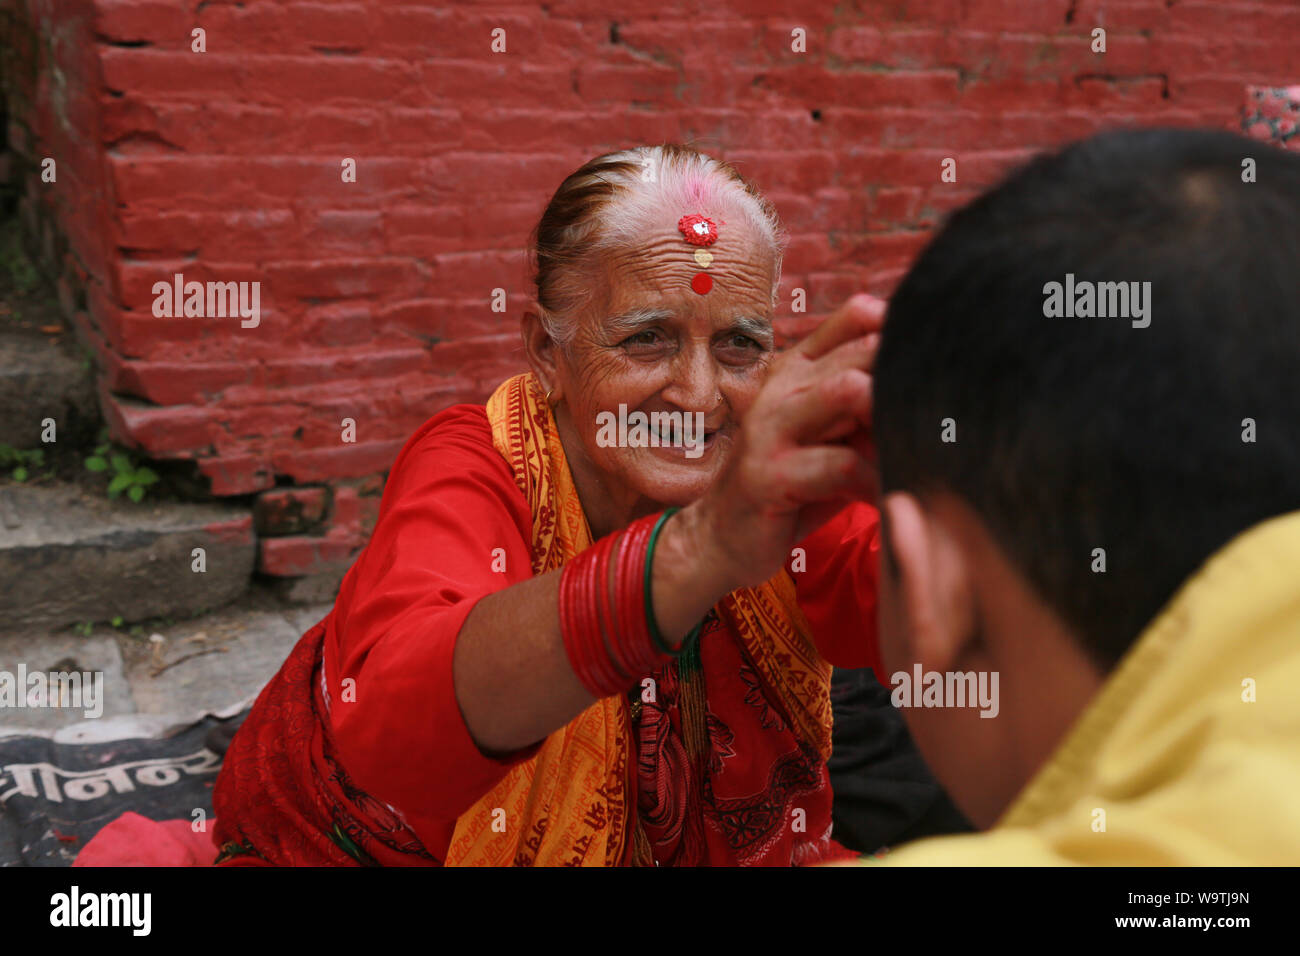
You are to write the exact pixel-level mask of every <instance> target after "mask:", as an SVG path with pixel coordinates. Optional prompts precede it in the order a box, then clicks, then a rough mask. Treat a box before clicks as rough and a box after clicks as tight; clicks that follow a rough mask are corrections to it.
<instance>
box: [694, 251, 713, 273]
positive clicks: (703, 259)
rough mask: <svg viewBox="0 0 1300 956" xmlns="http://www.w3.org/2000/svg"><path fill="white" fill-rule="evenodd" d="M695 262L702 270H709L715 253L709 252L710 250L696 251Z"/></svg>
mask: <svg viewBox="0 0 1300 956" xmlns="http://www.w3.org/2000/svg"><path fill="white" fill-rule="evenodd" d="M695 261H696V262H698V263H699V264H700V268H701V269H707V268H708V267H709V263H711V262H712V261H713V253H711V252H709V250H708V249H696V250H695Z"/></svg>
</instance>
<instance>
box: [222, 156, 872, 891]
mask: <svg viewBox="0 0 1300 956" xmlns="http://www.w3.org/2000/svg"><path fill="white" fill-rule="evenodd" d="M780 248H781V235H780V229H779V225H778V223H777V220H776V216H775V213H774V211H773V209H772V207H771V206H770V204H769V203H768V202H767V201H766V200H764V199H763V198H762V197H761V196H759V195H758V194H757V193H756V192H755V191H754V189H753V188H752V187H750V186H749V185H748V184H747V183H746V182H745V181H744V180H743V179H742V178H741V177H740V175H739V174H738V173H736V172H735V170H733V169H732V168H731V167H730V166H728V165H726V164H724V163H721V162H718V161H716V160H714V159H712V158H710V157H708V156H705V155H703V154H701V153H698V152H696V151H694V150H692V149H689V148H685V147H680V146H664V147H655V148H645V147H642V148H637V149H633V150H628V151H625V152H619V153H613V154H610V155H605V156H600V157H598V158H596V159H593V160H591V161H590V162H588V163H587V164H586V165H584V166H583V167H582V168H581V169H579V170H578V171H577V172H575V173H573V174H572V175H571V176H569V177H568V178H567V179H566V180H565V181H564V183H563V184H562V185H561V186H560V188H559V190H558V191H557V192H556V193H555V196H554V197H553V198H552V200H551V202H550V204H549V205H548V206H547V208H546V210H545V213H544V214H543V216H542V219H541V222H540V223H539V225H538V228H537V231H536V243H535V250H534V253H535V257H536V263H537V274H536V284H537V290H536V299H535V301H534V302H533V303H532V304H531V306H530V309H529V310H528V311H527V313H526V314H525V315H524V318H523V342H524V348H525V351H526V353H527V357H528V362H529V365H530V366H531V369H532V371H531V372H530V373H528V374H524V375H520V376H517V377H515V378H512V379H510V380H508V381H506V382H505V383H503V384H502V385H501V386H500V387H499V388H498V389H497V390H496V392H495V393H494V394H493V395H492V397H491V398H490V400H489V401H488V403H487V406H486V407H483V406H473V405H460V406H456V407H454V408H450V409H447V410H446V411H444V412H442V413H440V414H438V415H435V416H434V417H433V418H432V419H430V420H429V422H427V423H426V424H425V425H424V426H423V427H422V428H421V429H420V430H419V431H418V432H417V433H416V434H415V435H414V436H413V437H412V438H411V439H410V441H408V442H407V444H406V446H405V448H404V449H403V450H402V452H401V454H400V455H399V456H398V458H397V461H396V463H395V464H394V466H393V469H392V472H391V474H390V476H389V479H388V484H387V487H386V490H385V493H384V499H383V504H382V508H381V511H380V516H379V521H378V523H377V525H376V527H375V530H374V534H373V537H372V539H371V541H370V543H369V545H368V546H367V548H366V549H365V551H364V552H363V554H362V555H361V556H360V558H359V559H358V560H357V562H356V564H355V565H354V566H353V567H352V569H351V570H350V571H349V573H348V575H347V577H346V579H345V580H344V582H343V586H342V589H341V590H340V592H339V595H338V599H337V601H336V603H335V605H334V608H333V610H332V612H331V613H330V614H329V616H328V617H326V618H325V620H323V621H321V622H320V623H319V624H318V625H316V626H315V627H313V628H312V629H311V630H310V631H308V632H307V633H306V634H305V635H304V636H303V638H302V640H301V641H300V643H299V644H298V645H297V647H296V648H295V650H294V651H293V653H292V655H291V656H290V658H289V660H288V661H287V663H286V664H285V665H284V667H283V669H282V670H281V671H280V673H279V674H278V675H277V676H276V677H275V678H274V679H273V680H272V681H271V683H270V684H269V685H268V686H267V688H266V689H265V690H264V691H263V693H262V695H261V697H259V699H258V701H257V703H256V705H255V706H254V708H253V710H252V713H251V715H250V716H249V718H248V720H247V721H246V722H245V724H244V725H243V727H242V728H241V729H240V731H239V733H238V734H237V735H236V736H235V739H234V741H233V742H232V744H231V748H230V750H229V752H228V753H227V756H226V763H225V767H224V769H223V770H222V773H221V776H220V778H219V780H218V782H217V788H216V793H215V798H214V805H215V809H216V815H217V842H218V844H219V846H220V847H221V856H220V858H219V862H225V863H232V864H236V863H243V864H260V863H273V864H351V865H355V864H358V863H360V864H368V865H373V864H385V865H389V864H445V865H466V864H489V865H493V864H496V865H506V864H517V865H556V864H563V865H622V864H636V865H653V864H664V865H668V864H686V865H690V864H768V865H790V864H792V863H795V864H798V863H807V862H814V861H816V860H819V859H822V858H824V857H825V856H826V855H827V854H828V853H831V852H833V850H834V849H835V844H833V843H832V841H831V839H830V813H831V792H830V788H829V785H828V779H827V770H826V758H827V754H828V752H829V748H830V730H831V726H830V725H831V720H830V717H831V707H830V701H829V697H828V682H829V677H830V671H831V663H835V664H839V665H841V666H848V667H862V666H866V665H869V664H873V663H875V638H874V634H875V626H874V618H875V611H874V601H875V579H874V574H875V561H874V555H875V550H876V547H877V543H876V527H877V515H876V512H875V510H874V509H872V508H871V507H870V506H868V505H866V504H864V503H862V499H864V498H866V497H869V496H870V494H871V491H872V481H873V469H872V467H871V464H870V462H869V461H868V460H867V458H866V455H867V452H868V444H867V441H866V431H865V423H867V422H868V421H869V418H870V414H869V413H870V401H871V397H870V396H871V390H870V377H869V374H868V372H869V369H870V365H871V362H872V358H873V355H874V349H875V342H876V336H875V334H874V332H875V330H876V329H878V327H879V322H880V309H879V308H878V304H877V303H875V302H874V300H870V299H868V298H866V297H857V298H855V299H853V300H850V302H849V303H848V304H847V305H846V306H845V307H844V308H842V309H841V310H840V311H839V312H837V313H836V314H835V315H834V316H833V317H831V318H830V319H829V320H828V321H826V322H825V323H823V324H822V325H821V326H820V327H819V328H818V330H817V331H816V332H815V333H814V334H813V335H812V336H811V337H810V338H808V339H807V340H805V341H804V342H802V343H800V344H799V345H798V346H796V347H794V348H793V349H791V350H789V351H787V352H785V353H783V354H781V355H779V356H778V355H777V354H776V352H775V351H774V343H773V332H772V310H773V305H774V301H775V296H776V289H777V284H778V281H779V275H780V261H781V258H780Z"/></svg>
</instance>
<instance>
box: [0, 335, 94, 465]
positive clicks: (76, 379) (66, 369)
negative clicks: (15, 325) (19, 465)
mask: <svg viewBox="0 0 1300 956" xmlns="http://www.w3.org/2000/svg"><path fill="white" fill-rule="evenodd" d="M70 339H71V337H70V336H64V338H63V339H62V340H53V339H48V338H41V337H38V336H35V335H33V334H31V333H30V332H14V331H9V330H3V329H0V445H10V446H12V447H14V448H17V449H21V450H30V449H33V448H40V447H42V438H41V432H42V430H43V426H42V422H44V421H45V420H46V419H53V420H54V422H55V426H56V439H57V440H58V441H59V442H64V443H66V442H69V441H72V442H77V441H84V440H85V439H86V438H87V437H88V436H93V435H94V433H95V429H96V428H97V427H98V426H99V422H100V414H99V400H98V398H97V397H96V394H95V385H94V373H93V371H92V370H91V369H90V368H88V367H86V364H85V362H84V361H83V359H82V358H81V357H80V356H79V355H78V353H77V351H76V349H75V348H74V347H73V344H72V342H71V341H70Z"/></svg>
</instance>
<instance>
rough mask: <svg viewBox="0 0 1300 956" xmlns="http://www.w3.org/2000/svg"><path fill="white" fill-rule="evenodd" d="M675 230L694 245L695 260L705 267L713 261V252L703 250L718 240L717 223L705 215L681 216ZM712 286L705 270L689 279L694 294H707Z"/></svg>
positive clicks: (711, 279)
mask: <svg viewBox="0 0 1300 956" xmlns="http://www.w3.org/2000/svg"><path fill="white" fill-rule="evenodd" d="M677 231H678V232H680V233H681V234H682V235H683V236H685V237H686V241H687V242H689V243H690V244H691V245H693V246H695V247H696V249H695V261H696V263H697V264H698V265H700V266H701V267H703V268H705V269H707V268H708V267H709V265H710V263H712V262H713V253H711V252H707V251H705V247H706V246H711V245H713V244H714V243H715V242H717V241H718V225H717V223H715V222H714V221H713V220H712V219H709V218H708V217H706V216H697V215H694V214H690V215H685V216H682V218H681V219H679V220H677ZM712 288H713V277H712V276H711V275H709V274H708V273H707V272H697V273H695V276H694V277H693V278H692V279H691V290H692V291H693V292H695V294H696V295H708V293H709V290H710V289H712Z"/></svg>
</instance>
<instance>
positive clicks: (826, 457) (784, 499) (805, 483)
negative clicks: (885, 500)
mask: <svg viewBox="0 0 1300 956" xmlns="http://www.w3.org/2000/svg"><path fill="white" fill-rule="evenodd" d="M770 476H771V478H770V488H771V489H772V491H773V492H775V494H776V500H775V501H774V502H773V504H774V506H775V507H776V508H777V509H778V510H783V511H784V510H793V509H797V508H802V507H805V506H807V505H811V504H816V503H820V502H827V501H835V500H839V499H844V500H849V499H851V498H860V497H866V496H868V495H870V494H873V493H874V488H875V475H874V472H873V469H872V468H871V466H870V464H869V463H868V462H866V461H864V460H863V458H862V456H861V455H859V454H858V453H857V452H856V451H854V450H853V449H852V448H850V447H848V446H847V445H818V446H816V447H813V448H793V449H790V450H788V451H786V452H784V453H782V454H780V455H778V456H777V457H776V458H775V459H774V460H773V461H772V462H771V471H770Z"/></svg>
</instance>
